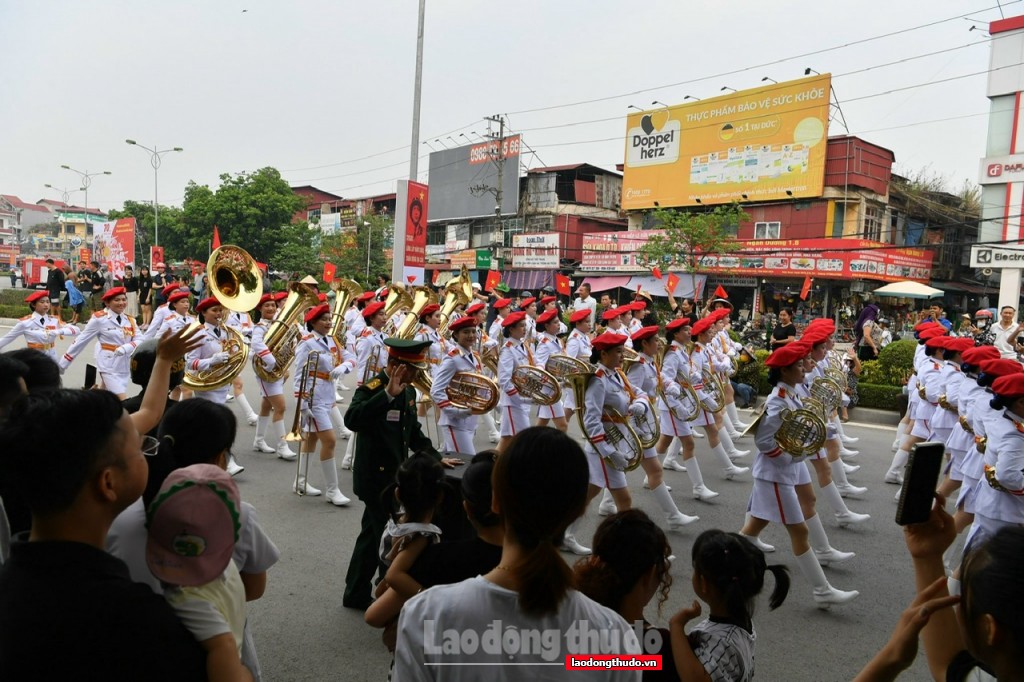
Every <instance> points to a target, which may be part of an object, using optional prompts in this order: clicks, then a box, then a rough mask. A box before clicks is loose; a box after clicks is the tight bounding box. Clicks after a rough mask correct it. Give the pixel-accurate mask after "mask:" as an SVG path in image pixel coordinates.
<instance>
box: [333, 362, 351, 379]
mask: <svg viewBox="0 0 1024 682" xmlns="http://www.w3.org/2000/svg"><path fill="white" fill-rule="evenodd" d="M351 371H352V368H351V367H349V365H348V363H345V364H343V365H338V366H337V367H335V368H334V369H332V370H331V379H340V378H341V377H343V376H345V375H346V374H348V373H349V372H351Z"/></svg>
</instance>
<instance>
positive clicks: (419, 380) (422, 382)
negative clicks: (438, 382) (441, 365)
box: [409, 367, 434, 403]
mask: <svg viewBox="0 0 1024 682" xmlns="http://www.w3.org/2000/svg"><path fill="white" fill-rule="evenodd" d="M409 385H410V386H413V387H414V388H415V389H416V390H417V391H419V392H420V395H422V396H423V399H422V401H423V402H427V403H431V400H430V389H431V388H432V387H433V385H434V380H433V377H431V376H430V372H429V371H428V370H427V368H426V367H417V368H416V375H415V376H413V378H412V381H410V382H409Z"/></svg>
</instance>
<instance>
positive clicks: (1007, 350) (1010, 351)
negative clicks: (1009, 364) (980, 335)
mask: <svg viewBox="0 0 1024 682" xmlns="http://www.w3.org/2000/svg"><path fill="white" fill-rule="evenodd" d="M1015 332H1017V323H1016V322H1013V323H1011V324H1010V326H1009V328H1007V329H1003V325H1002V324H1001V323H999V322H996V323H995V324H994V325H992V333H993V334H994V335H995V340H994V341H993V342H992V345H993V346H995V347H996V348H997V349H998V350H999V355H1000V357H1002V358H1003V359H1004V360H1016V359H1017V348H1016V345H1017V336H1016V333H1015ZM1011 333H1013V336H1012V337H1011V336H1010V335H1011Z"/></svg>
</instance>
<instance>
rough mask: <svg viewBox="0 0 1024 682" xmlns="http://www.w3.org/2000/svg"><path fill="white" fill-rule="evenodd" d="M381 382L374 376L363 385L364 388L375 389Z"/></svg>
mask: <svg viewBox="0 0 1024 682" xmlns="http://www.w3.org/2000/svg"><path fill="white" fill-rule="evenodd" d="M381 383H382V382H381V380H380V379H377V378H376V377H374V378H373V379H370V380H369V381H367V382H366V383H365V384H363V385H364V386H366V388H368V389H370V390H371V391H376V390H377V389H378V388H380V386H381Z"/></svg>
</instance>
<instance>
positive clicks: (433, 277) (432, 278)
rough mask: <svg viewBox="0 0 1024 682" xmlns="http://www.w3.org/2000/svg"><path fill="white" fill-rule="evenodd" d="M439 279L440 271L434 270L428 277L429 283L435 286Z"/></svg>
mask: <svg viewBox="0 0 1024 682" xmlns="http://www.w3.org/2000/svg"><path fill="white" fill-rule="evenodd" d="M440 278H441V271H440V270H434V274H433V275H431V276H430V283H431V284H433V285H434V286H437V280H438V279H440Z"/></svg>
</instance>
